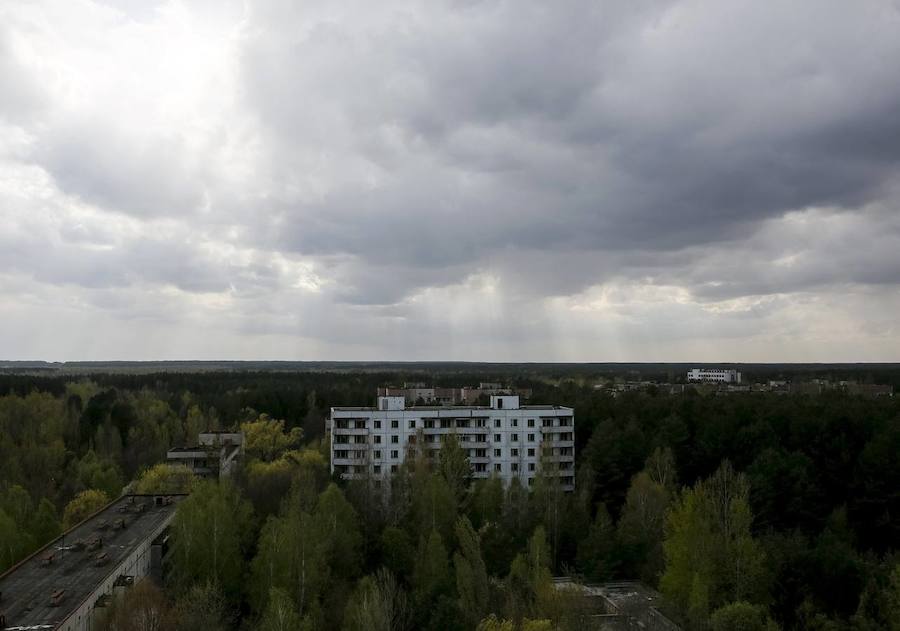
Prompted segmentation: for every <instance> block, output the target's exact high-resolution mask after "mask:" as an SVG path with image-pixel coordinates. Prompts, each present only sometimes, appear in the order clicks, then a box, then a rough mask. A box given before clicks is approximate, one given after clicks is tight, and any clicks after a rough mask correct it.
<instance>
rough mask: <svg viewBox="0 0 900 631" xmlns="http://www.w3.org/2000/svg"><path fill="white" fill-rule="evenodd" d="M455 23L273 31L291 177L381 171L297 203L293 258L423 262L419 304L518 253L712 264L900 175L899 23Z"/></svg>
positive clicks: (590, 8)
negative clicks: (717, 255)
mask: <svg viewBox="0 0 900 631" xmlns="http://www.w3.org/2000/svg"><path fill="white" fill-rule="evenodd" d="M456 9H458V7H455V6H452V5H444V6H441V7H439V8H436V9H435V10H434V12H433V13H431V12H429V14H428V15H422V14H417V13H416V12H415V11H414V10H412V9H409V10H408V11H403V10H398V11H396V12H395V13H392V12H390V11H388V12H386V14H387V17H385V16H384V15H379V16H378V17H376V18H373V17H372V16H371V15H368V14H366V12H365V11H361V13H362V16H361V17H359V19H358V21H355V19H354V18H353V17H348V16H346V15H345V16H342V18H344V20H343V21H332V20H329V19H327V18H325V17H320V16H317V15H316V12H315V11H314V10H310V11H308V12H306V11H305V9H296V10H295V9H290V10H288V13H287V16H288V17H289V19H295V20H299V21H305V24H306V28H305V29H304V30H303V31H302V32H300V33H299V34H298V33H295V32H289V33H284V34H283V35H282V36H280V37H279V36H275V37H271V36H270V34H271V27H272V26H273V25H274V24H275V22H276V21H280V20H283V19H285V14H284V13H278V14H277V15H274V16H272V15H269V16H262V17H261V18H260V19H263V20H265V19H268V20H272V21H271V22H266V23H264V25H263V27H261V28H260V31H259V32H261V33H266V36H265V38H260V39H259V40H258V41H251V42H250V43H249V44H248V46H247V50H246V53H245V57H244V74H245V76H246V80H247V82H248V85H250V86H252V89H251V90H249V91H248V96H249V97H250V99H251V102H252V104H253V105H254V107H255V108H257V109H258V111H259V112H260V113H261V119H262V120H264V121H265V124H266V125H267V126H270V127H271V128H272V129H273V133H274V134H276V135H278V136H279V137H280V138H282V139H283V140H284V141H285V143H286V144H285V146H283V147H281V150H282V151H283V152H284V153H283V154H282V155H283V157H284V159H285V162H286V164H287V165H290V163H291V157H292V153H293V150H294V148H295V147H296V145H297V144H300V143H302V142H303V140H304V139H305V138H309V137H310V135H311V136H312V138H314V139H317V140H318V139H319V138H320V137H323V138H324V137H325V136H329V135H331V136H333V138H334V139H335V140H336V142H335V146H333V147H329V148H328V149H326V151H331V152H334V160H335V162H337V161H339V159H340V156H341V154H342V152H344V151H346V152H351V151H352V152H355V156H356V157H357V158H359V155H360V152H362V155H363V156H364V157H365V158H367V159H368V160H369V161H370V164H368V165H364V166H361V167H358V169H356V170H354V166H353V165H350V169H349V170H350V173H349V174H348V173H346V172H345V173H344V174H342V177H343V178H346V179H345V180H344V181H342V185H341V186H340V188H339V189H337V190H335V191H329V192H327V193H326V194H325V195H324V196H323V197H322V199H321V201H318V202H316V203H314V204H307V203H304V202H303V201H302V200H298V201H297V203H296V204H295V205H294V206H293V207H292V208H291V209H290V210H289V211H287V212H286V213H285V223H286V225H288V229H287V230H286V231H284V232H281V233H280V236H281V237H282V240H281V243H280V246H281V247H286V248H288V249H294V250H296V251H299V252H315V253H343V254H353V255H354V256H356V257H358V258H359V259H360V266H361V267H365V268H366V271H365V274H377V272H376V271H372V270H370V269H369V268H370V267H371V266H375V268H376V269H378V268H380V266H385V267H384V269H385V270H387V269H389V268H390V269H392V270H393V272H392V273H396V272H397V270H396V267H397V266H398V265H400V266H402V265H403V264H405V265H407V266H409V267H410V268H411V269H413V268H414V269H416V270H417V273H416V274H410V275H409V277H408V278H402V277H401V279H400V283H404V282H405V283H406V284H407V287H408V288H409V289H414V288H416V287H420V286H427V285H429V284H431V282H434V283H439V284H440V283H443V282H445V278H442V277H443V276H445V275H444V274H442V270H444V269H446V268H447V267H448V266H456V267H461V268H462V269H468V270H470V271H474V270H477V269H479V267H480V266H483V265H484V264H485V262H486V261H488V260H490V259H491V257H492V256H494V254H495V253H496V252H497V251H498V250H503V249H504V248H513V249H523V250H529V249H539V250H549V251H558V252H564V251H565V250H568V249H574V250H579V251H587V252H593V253H595V254H596V255H597V257H598V259H601V258H603V257H604V256H605V255H606V254H608V253H609V252H610V251H612V252H615V251H632V250H641V251H645V252H660V253H665V252H670V251H675V250H679V249H683V248H688V247H696V246H715V245H716V244H717V243H719V242H723V241H731V240H734V239H740V238H745V237H748V236H750V235H752V234H753V233H754V232H755V231H756V230H757V229H758V227H759V224H760V222H762V221H765V220H767V219H771V218H777V217H779V216H781V215H783V214H784V213H786V212H788V211H791V210H795V209H802V208H806V207H808V206H834V207H838V208H845V209H848V210H852V209H854V208H856V207H858V206H860V205H864V204H866V203H868V202H870V201H872V200H874V199H877V198H878V197H879V195H881V194H882V193H883V185H884V184H885V182H886V181H888V180H889V179H890V178H891V177H893V176H895V175H896V173H897V165H898V159H900V140H898V139H900V118H898V117H896V116H891V115H889V113H890V112H892V111H894V112H896V111H900V71H898V69H897V66H895V65H892V64H889V63H885V62H886V61H887V60H889V59H892V58H898V56H900V43H898V40H897V39H896V38H895V37H893V35H892V33H895V32H896V29H897V28H898V27H900V15H898V12H897V11H896V10H895V9H893V8H891V7H887V6H881V5H878V6H876V5H867V6H866V7H850V6H848V5H840V4H839V3H825V4H824V5H817V7H816V11H815V12H816V13H817V15H818V16H819V19H818V20H815V21H808V20H807V18H808V16H809V14H810V11H812V10H813V8H812V7H809V6H806V7H801V6H796V7H793V6H792V7H787V8H779V9H778V10H776V11H775V13H776V14H777V15H776V16H774V17H773V16H771V15H764V13H766V12H764V11H762V10H760V8H759V7H758V5H756V6H752V5H750V4H740V3H738V4H734V5H729V6H728V7H725V6H723V5H718V4H714V3H643V4H640V5H635V7H634V8H630V9H623V10H619V11H618V12H613V11H610V9H609V5H604V4H602V3H600V4H598V3H580V2H564V3H559V4H554V5H553V6H552V7H550V6H548V5H546V4H545V3H530V2H526V3H506V2H486V3H480V4H473V5H469V6H467V7H466V8H465V9H464V10H462V11H459V10H456ZM317 20H318V21H317ZM778 21H780V22H778ZM360 22H364V23H363V24H360ZM373 24H374V26H373ZM793 27H797V28H796V29H795V28H793ZM800 27H802V28H800ZM863 35H864V36H865V41H866V45H865V50H863V51H860V50H859V46H860V44H859V40H858V39H857V36H863ZM285 60H290V61H291V62H292V63H284V62H285ZM873 63H874V64H876V65H873ZM312 95H315V96H316V97H317V98H318V99H320V100H319V101H318V102H310V99H311V96H312ZM294 106H296V109H294ZM320 108H321V109H320ZM300 112H302V114H300ZM311 121H312V122H311ZM311 126H313V127H315V129H311ZM385 128H387V129H388V130H389V131H390V133H389V134H387V135H383V136H379V135H378V134H377V133H376V132H375V131H373V130H378V129H381V130H384V129H385ZM360 138H365V139H367V142H365V143H362V145H357V144H355V143H356V142H357V141H358V140H359V139H360ZM276 142H277V141H276ZM299 152H300V153H302V152H303V150H302V149H299ZM332 166H333V167H334V168H335V169H340V165H339V164H334V165H332ZM370 173H373V174H374V177H375V178H376V179H378V180H380V182H381V183H380V184H379V185H377V186H375V187H373V186H370V185H369V183H368V182H367V180H366V177H367V175H368V174H370ZM293 227H295V229H294V228H293ZM619 262H620V263H624V262H625V261H624V259H622V258H620V259H619ZM421 268H432V269H434V270H435V273H434V275H433V277H431V278H429V277H428V275H423V274H420V273H418V270H420V269H421ZM573 273H575V274H577V275H578V276H580V277H581V278H580V284H581V286H587V285H589V284H592V283H595V282H602V281H603V280H604V278H605V276H604V274H602V273H600V274H597V273H592V272H587V271H586V270H581V271H575V272H573ZM548 280H550V283H549V284H550V285H551V286H552V285H553V284H555V283H554V282H553V281H552V279H548ZM860 280H861V281H862V282H865V281H864V280H863V279H862V278H860ZM350 281H351V285H365V283H362V282H359V283H357V282H354V279H352V278H351V279H350ZM429 281H431V282H429ZM567 284H568V285H571V283H567ZM376 290H377V291H381V289H380V288H377V286H376ZM359 291H365V289H364V288H363V287H360V288H359ZM394 293H395V292H389V295H387V296H386V298H387V299H389V300H393V299H394V298H395V296H394V295H393V294H394ZM370 299H374V297H372V296H369V297H365V298H363V300H370Z"/></svg>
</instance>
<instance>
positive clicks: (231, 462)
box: [166, 432, 244, 478]
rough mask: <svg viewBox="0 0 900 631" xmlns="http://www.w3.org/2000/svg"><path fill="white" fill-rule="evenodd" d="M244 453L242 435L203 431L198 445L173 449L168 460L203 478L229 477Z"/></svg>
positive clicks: (168, 454)
mask: <svg viewBox="0 0 900 631" xmlns="http://www.w3.org/2000/svg"><path fill="white" fill-rule="evenodd" d="M243 453H244V434H243V432H201V433H200V434H199V436H198V437H197V444H196V445H192V446H190V447H175V448H173V449H170V450H169V451H168V452H166V460H167V461H168V462H169V464H181V465H184V466H186V467H187V468H188V469H190V470H191V471H192V472H193V473H194V475H196V476H198V477H201V478H216V477H218V478H227V477H228V476H230V475H231V472H232V470H233V469H234V467H235V463H236V462H237V461H238V459H239V458H240V457H241V455H243Z"/></svg>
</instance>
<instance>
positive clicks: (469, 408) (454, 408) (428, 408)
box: [331, 405, 572, 416]
mask: <svg viewBox="0 0 900 631" xmlns="http://www.w3.org/2000/svg"><path fill="white" fill-rule="evenodd" d="M331 409H332V410H334V411H335V412H491V411H493V410H501V411H504V412H510V411H513V412H514V411H516V410H525V411H528V410H535V411H538V410H571V409H572V408H570V407H566V406H565V405H520V406H519V407H517V408H492V407H491V406H489V405H411V406H409V407H405V408H403V409H402V410H382V409H379V408H377V407H374V406H357V407H353V406H335V407H333V408H331ZM451 416H452V415H451Z"/></svg>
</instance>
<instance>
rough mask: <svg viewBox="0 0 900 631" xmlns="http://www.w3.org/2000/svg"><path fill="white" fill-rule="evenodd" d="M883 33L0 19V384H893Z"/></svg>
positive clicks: (530, 23) (300, 15) (816, 16)
mask: <svg viewBox="0 0 900 631" xmlns="http://www.w3.org/2000/svg"><path fill="white" fill-rule="evenodd" d="M898 33H900V4H898V3H897V2H894V1H890V0H874V1H871V2H852V3H848V2H843V1H838V0H835V1H825V2H822V1H819V0H810V1H796V2H790V3H778V4H777V5H771V4H761V3H757V2H749V1H748V2H727V3H725V2H719V1H716V0H693V1H684V2H674V1H673V2H651V1H638V2H626V3H622V2H605V1H596V0H595V1H589V0H581V1H578V0H562V1H560V2H549V3H548V2H545V1H537V0H534V1H532V0H515V1H508V2H504V1H488V0H485V1H483V2H479V1H477V0H469V1H463V0H457V1H452V0H444V1H441V2H418V1H417V2H409V1H403V0H398V1H390V2H388V1H385V2H371V1H368V0H365V1H363V0H359V1H342V2H334V1H328V2H325V1H322V2H319V1H307V2H288V1H282V2H277V1H272V2H259V3H256V2H254V3H246V5H245V4H244V3H238V2H234V3H230V4H229V3H225V2H219V1H217V2H159V3H152V2H146V1H143V0H141V1H136V0H135V1H131V2H125V3H122V2H87V1H80V0H72V1H71V2H64V3H60V2H46V3H39V2H33V1H25V0H22V1H17V0H13V1H12V2H5V3H3V5H2V7H0V221H2V224H0V321H2V325H3V326H2V327H0V349H2V352H0V356H4V357H7V358H41V359H124V358H134V359H154V358H160V359H166V358H200V359H203V358H238V359H239V358H281V359H469V360H510V361H515V360H537V361H541V360H573V361H576V360H597V361H604V360H609V361H616V360H623V361H628V360H660V361H661V360H708V361H713V360H739V361H755V360H757V361H758V360H769V361H791V360H796V361H829V360H831V361H852V360H869V361H878V360H895V359H896V358H897V354H898V351H900V329H898V325H897V317H896V314H897V313H898V308H900V291H898V289H900V212H898V209H900V115H898V112H900V63H897V60H898V59H900V37H898Z"/></svg>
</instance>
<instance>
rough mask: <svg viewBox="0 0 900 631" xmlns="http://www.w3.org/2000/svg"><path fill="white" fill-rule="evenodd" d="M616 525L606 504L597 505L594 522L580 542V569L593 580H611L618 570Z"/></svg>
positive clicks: (578, 558)
mask: <svg viewBox="0 0 900 631" xmlns="http://www.w3.org/2000/svg"><path fill="white" fill-rule="evenodd" d="M615 551H616V527H615V525H614V524H613V521H612V518H611V517H610V516H609V511H607V510H606V506H605V505H604V504H600V505H599V506H598V507H597V514H596V515H595V516H594V523H593V524H591V527H590V529H589V530H588V533H587V536H585V537H584V538H583V539H582V540H581V541H579V543H578V553H577V556H576V559H577V563H578V569H579V570H580V571H581V572H582V573H583V574H584V575H585V576H586V577H587V578H588V579H589V580H591V581H595V582H603V581H607V580H609V579H610V578H611V577H612V576H613V574H614V573H615V572H616V569H617V567H618V562H617V560H616V558H615Z"/></svg>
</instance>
